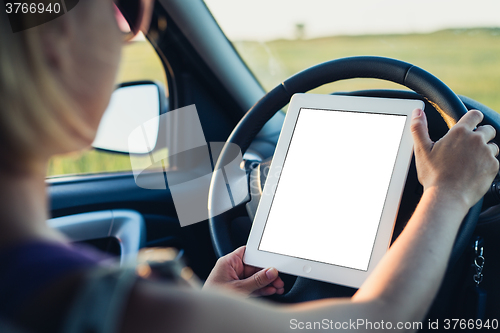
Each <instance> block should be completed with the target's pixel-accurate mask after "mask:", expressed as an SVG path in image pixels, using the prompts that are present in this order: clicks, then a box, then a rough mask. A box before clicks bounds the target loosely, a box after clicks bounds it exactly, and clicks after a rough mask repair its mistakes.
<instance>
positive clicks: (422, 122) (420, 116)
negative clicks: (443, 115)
mask: <svg viewBox="0 0 500 333" xmlns="http://www.w3.org/2000/svg"><path fill="white" fill-rule="evenodd" d="M411 133H412V135H413V141H414V143H415V151H425V152H429V151H430V150H431V148H432V144H433V142H432V140H431V138H430V137H429V130H428V128H427V117H426V116H425V113H424V111H422V110H421V109H415V110H413V113H412V118H411Z"/></svg>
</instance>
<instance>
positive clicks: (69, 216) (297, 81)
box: [46, 0, 500, 330]
mask: <svg viewBox="0 0 500 333" xmlns="http://www.w3.org/2000/svg"><path fill="white" fill-rule="evenodd" d="M277 19H279V18H277ZM142 42H143V43H148V44H149V45H150V46H151V47H152V50H154V52H155V53H156V55H157V57H158V59H159V64H160V65H161V67H162V71H163V72H164V76H165V79H164V82H160V83H158V80H153V79H152V78H141V77H140V76H139V77H133V76H131V79H126V80H124V81H123V82H118V83H119V85H118V86H117V90H116V92H118V91H119V90H120V89H124V88H127V87H129V88H130V87H141V86H144V85H148V84H149V85H154V86H155V87H157V89H158V93H155V95H153V96H154V97H153V98H157V99H158V101H159V102H158V103H157V104H155V105H156V106H155V107H156V110H158V111H156V112H157V114H158V115H160V114H166V113H168V112H169V111H172V110H176V109H179V108H182V107H186V106H189V105H192V104H194V105H195V106H196V110H197V112H198V116H199V119H200V123H201V127H202V129H203V134H204V136H205V140H206V142H225V143H226V145H224V148H222V150H221V152H220V154H219V155H218V156H219V157H218V159H217V158H215V157H214V163H213V164H214V166H213V168H214V169H213V170H216V169H218V168H220V166H222V165H224V163H225V159H227V158H229V157H228V155H230V154H229V150H230V149H229V146H230V144H236V145H238V146H239V147H240V148H241V151H242V153H243V159H244V163H243V164H242V168H244V170H245V172H246V176H247V177H248V181H249V183H252V184H258V187H259V190H260V191H250V190H249V189H247V192H249V194H248V196H247V199H246V200H245V202H243V203H242V204H239V205H237V206H236V207H234V208H233V209H231V210H228V211H227V212H224V213H223V214H220V215H216V216H211V217H209V218H207V219H206V220H204V221H201V222H199V223H195V224H191V225H188V226H181V224H180V222H179V217H178V213H177V212H176V208H175V204H174V199H173V195H172V190H171V189H169V187H168V183H170V179H176V182H177V185H176V186H179V185H178V184H181V185H182V183H183V181H185V182H186V186H185V188H183V191H185V193H186V195H189V193H196V192H202V193H203V194H204V195H205V196H206V198H207V205H208V206H209V209H211V207H212V209H213V207H215V206H216V205H217V200H218V196H217V193H218V192H219V191H221V189H219V188H217V185H216V184H218V182H217V181H216V178H217V177H221V175H220V173H215V172H214V174H213V176H212V186H211V187H210V188H206V187H203V186H202V185H203V184H201V183H200V186H199V187H197V186H196V185H194V184H193V183H192V182H191V183H189V184H188V181H187V180H191V179H194V178H196V177H197V176H196V175H199V174H200V170H199V168H200V165H199V161H197V160H196V159H194V160H187V159H184V160H183V159H179V160H175V159H174V158H171V159H170V160H168V162H167V163H168V166H165V165H164V169H161V170H160V171H158V170H156V171H154V170H153V171H151V172H144V173H143V174H141V175H142V177H143V178H142V181H144V182H147V183H151V184H153V183H157V182H158V179H160V180H159V182H160V183H161V184H163V185H159V186H158V187H157V188H156V189H152V188H154V186H153V187H151V186H150V187H149V188H147V186H142V187H141V186H139V185H138V183H137V175H135V174H134V172H133V171H132V170H131V169H129V170H122V171H113V172H89V173H87V174H76V173H73V174H65V175H64V174H61V175H57V176H54V175H50V176H49V177H48V178H47V180H46V182H47V191H48V193H49V196H50V211H51V217H52V218H51V219H50V220H49V221H48V223H49V225H50V226H51V227H53V228H56V229H58V230H60V231H61V232H62V233H64V234H65V235H67V236H68V237H69V238H70V239H71V240H72V241H74V242H78V243H80V242H82V243H86V244H89V245H91V246H94V247H96V248H98V249H100V250H102V251H105V252H107V253H109V254H111V255H112V256H116V257H117V258H118V260H119V262H120V265H126V264H129V263H134V262H135V260H136V257H137V254H138V252H139V251H140V250H141V249H143V248H150V247H172V248H175V249H177V250H178V251H179V254H180V257H182V260H183V262H185V263H186V265H188V266H189V267H190V268H191V269H192V270H193V271H194V273H195V274H196V275H197V276H198V277H199V278H200V279H201V280H205V279H206V278H207V276H208V274H209V273H210V271H211V269H212V268H213V267H214V265H215V262H216V261H217V259H218V258H219V257H221V256H223V255H225V254H227V253H229V252H231V251H233V250H234V249H236V248H237V247H239V246H242V245H245V244H246V241H247V238H248V235H249V232H250V229H251V226H252V220H253V217H254V216H255V212H256V209H257V206H258V203H259V199H260V195H261V194H262V192H261V189H262V188H263V186H264V184H265V180H266V176H267V172H268V171H269V166H270V163H271V161H272V156H273V153H274V149H275V147H276V144H277V141H278V138H279V135H280V130H281V127H282V124H283V121H284V118H285V115H286V112H285V111H284V110H286V106H287V104H288V102H289V100H290V98H291V96H292V95H293V94H294V93H299V92H303V93H306V92H308V91H311V90H313V89H315V88H318V87H320V86H323V85H325V84H328V83H332V82H336V81H341V80H350V79H357V78H371V79H379V80H384V81H389V82H394V83H397V84H399V85H400V87H401V88H400V89H385V88H373V89H361V90H354V91H338V90H332V91H330V93H332V94H345V95H352V96H370V97H388V98H402V99H419V100H422V101H424V102H425V112H426V115H427V117H428V122H429V132H430V135H431V138H432V139H433V140H435V141H436V140H439V138H441V137H442V136H443V135H444V134H445V133H446V132H447V131H448V129H449V126H451V125H452V124H454V122H456V121H458V119H459V118H460V117H461V116H462V115H463V114H465V112H467V110H468V109H469V110H470V109H478V110H480V111H482V112H483V113H484V115H485V120H484V123H487V124H491V125H492V126H493V127H494V128H495V129H496V130H497V131H500V115H499V114H498V113H497V112H496V111H495V110H493V109H492V108H490V107H488V106H486V105H484V104H482V103H480V102H478V101H476V100H474V99H472V98H470V97H467V96H464V95H457V94H456V93H455V92H454V91H453V90H451V89H450V88H449V87H448V86H447V85H446V84H445V83H443V81H441V80H440V79H439V78H438V77H435V76H434V75H432V74H431V73H429V72H427V71H426V68H420V67H417V66H414V65H412V64H410V63H408V62H405V61H402V60H398V59H392V58H388V57H380V56H373V55H372V54H367V53H363V52H362V51H360V52H359V53H358V55H357V56H349V57H345V58H341V59H338V58H331V59H330V60H329V61H326V62H323V63H321V64H319V63H318V64H316V65H314V66H312V67H310V68H302V70H301V71H299V72H298V73H293V75H289V78H288V79H285V80H283V81H282V82H279V81H276V82H275V83H274V88H272V89H267V88H264V87H263V85H262V83H261V82H260V81H259V80H258V78H257V76H256V75H255V73H254V71H252V70H251V69H250V67H249V65H248V63H247V62H246V61H244V59H243V57H242V55H241V54H240V53H239V52H238V50H237V47H236V46H235V45H236V44H235V43H233V42H232V41H231V40H230V39H229V38H228V37H227V36H226V35H225V33H224V31H223V29H221V27H220V26H219V23H218V21H217V20H216V18H215V17H214V13H212V11H211V8H210V7H209V6H208V5H207V3H205V2H204V1H202V0H157V1H156V2H155V6H154V12H153V18H152V21H151V27H150V30H149V32H148V33H147V34H146V36H145V39H144V40H143V41H142ZM133 43H134V42H132V44H133ZM403 60H405V59H403ZM456 70H457V71H460V68H457V69H456ZM161 75H163V74H160V76H161ZM119 79H120V78H119ZM497 79H498V78H497ZM125 81H127V82H125ZM382 87H385V86H382ZM155 89H156V88H155ZM155 91H156V90H155ZM116 92H115V93H116ZM140 108H141V106H139V110H137V112H140V111H141V110H140ZM159 126H166V128H167V129H168V130H167V131H166V132H167V136H169V138H166V139H165V138H161V137H158V142H159V141H162V140H165V141H167V146H168V148H169V149H173V148H172V147H174V146H175V145H176V144H177V143H178V141H179V139H176V138H175V137H174V135H177V134H178V135H189V131H190V129H189V128H184V129H180V128H177V129H176V130H174V128H176V124H163V123H161V122H160V124H159ZM100 130H101V129H100ZM176 133H177V134H176ZM179 133H180V134H179ZM495 141H496V142H497V144H498V143H500V141H498V139H495ZM96 147H97V148H96V149H97V150H98V151H99V152H103V153H105V154H108V155H110V156H115V155H116V156H118V157H119V158H126V159H127V160H128V159H129V152H126V151H124V150H126V149H119V148H116V149H114V148H112V147H111V148H110V147H103V145H99V144H96ZM144 153H146V154H144ZM147 153H148V151H143V152H139V153H136V152H130V155H131V156H132V155H134V156H137V157H138V158H141V157H144V155H147ZM215 162H217V163H215ZM366 167H367V168H369V167H370V161H368V160H367V161H366ZM311 168H312V166H311V165H308V161H307V157H304V161H303V167H302V169H303V170H304V172H303V174H299V175H297V182H301V181H305V180H306V179H307V172H308V171H309V170H311ZM164 171H166V172H167V173H168V174H169V177H172V178H169V182H168V183H167V182H164V179H166V178H164V176H163V173H164ZM158 174H160V178H158ZM162 180H163V182H162ZM497 181H500V179H498V177H497V179H496V180H495V182H494V183H493V184H492V188H491V190H490V191H489V192H488V193H487V194H486V195H485V197H484V198H483V200H482V201H481V202H479V203H478V204H477V205H476V206H474V207H473V208H472V209H471V211H470V212H469V214H468V216H467V217H466V219H465V220H464V222H463V224H462V227H461V229H460V231H459V235H458V237H457V240H456V243H455V246H454V248H453V252H452V257H451V259H450V262H449V266H448V270H447V273H446V276H445V278H444V281H443V283H442V285H441V287H440V291H439V293H438V295H437V297H436V299H435V301H434V303H433V306H432V308H431V309H430V310H429V312H428V314H427V318H426V319H425V322H427V320H435V319H443V318H467V319H469V318H471V319H482V320H486V319H490V320H491V319H494V318H499V317H500V287H498V286H497V285H496V281H497V280H498V277H499V276H500V242H498V237H499V236H500V187H499V186H500V183H497ZM219 183H220V182H219ZM366 184H367V186H366V188H364V189H360V190H359V197H358V198H357V200H358V202H359V207H360V209H362V207H363V202H364V201H365V200H370V180H369V179H366ZM250 192H251V193H250ZM422 192H423V189H422V186H421V185H420V184H419V182H418V179H417V173H416V168H415V163H414V161H412V163H411V166H410V170H409V173H408V177H407V181H406V186H405V189H404V193H403V197H402V200H401V204H400V208H399V213H398V217H397V221H396V224H395V229H394V234H393V241H394V240H395V239H396V238H397V236H398V235H399V234H400V233H401V231H402V230H403V229H404V227H405V224H406V222H407V221H408V219H409V218H410V216H411V214H412V213H413V211H414V209H415V207H416V205H417V203H418V200H419V198H420V196H421V195H422ZM299 195H300V194H299ZM282 279H283V280H284V282H285V293H284V295H274V296H270V297H266V298H267V299H268V300H269V301H271V302H277V303H299V302H304V301H308V300H314V299H321V298H327V297H350V296H352V295H353V294H354V293H355V291H356V290H355V289H353V288H349V287H345V286H340V285H332V284H329V283H325V282H320V281H314V280H310V279H306V278H302V277H295V276H291V275H286V274H282ZM424 327H425V326H424ZM424 330H425V329H424Z"/></svg>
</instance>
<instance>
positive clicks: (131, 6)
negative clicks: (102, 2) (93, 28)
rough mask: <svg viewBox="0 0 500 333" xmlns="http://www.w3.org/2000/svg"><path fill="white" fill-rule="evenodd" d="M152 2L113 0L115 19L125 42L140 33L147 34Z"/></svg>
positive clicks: (145, 0) (143, 0)
mask: <svg viewBox="0 0 500 333" xmlns="http://www.w3.org/2000/svg"><path fill="white" fill-rule="evenodd" d="M153 3H154V0H115V1H114V4H115V18H116V22H117V23H118V27H119V28H120V30H121V31H122V33H123V38H124V40H125V41H129V40H131V39H132V38H134V37H135V36H137V34H138V33H139V32H140V31H142V32H144V33H146V32H147V30H148V28H149V23H150V21H151V13H152V11H153Z"/></svg>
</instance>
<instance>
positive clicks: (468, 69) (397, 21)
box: [205, 0, 500, 110]
mask: <svg viewBox="0 0 500 333" xmlns="http://www.w3.org/2000/svg"><path fill="white" fill-rule="evenodd" d="M205 3H206V4H207V6H208V8H209V9H210V11H211V12H212V14H213V15H214V17H215V19H216V20H217V22H218V23H219V25H220V26H221V28H222V30H223V31H224V32H225V34H226V36H228V38H229V40H230V41H231V42H232V43H233V45H234V46H235V48H236V50H237V51H238V52H239V54H240V55H241V57H242V59H243V60H244V61H245V62H246V64H247V65H248V67H249V68H250V69H251V70H252V72H253V73H254V75H255V76H256V78H257V79H258V80H259V81H260V83H261V84H262V86H263V87H264V89H265V90H266V91H269V90H271V89H272V88H273V87H275V86H276V85H278V84H279V83H280V82H282V81H283V80H284V79H286V78H287V77H289V76H291V75H293V74H295V73H297V72H299V71H301V70H303V69H306V68H308V67H310V66H312V65H315V64H318V63H321V62H324V61H328V60H331V59H336V58H341V57H348V56H358V55H377V56H385V57H391V58H396V59H400V60H403V61H407V62H410V63H412V64H414V65H417V66H419V67H421V68H423V69H425V70H427V71H429V72H431V73H432V74H434V75H436V76H437V77H438V78H440V79H441V80H443V81H444V82H445V83H446V84H447V85H448V86H449V87H450V88H451V89H453V90H454V91H455V92H456V93H458V94H462V95H466V96H468V97H471V98H473V99H476V100H477V101H479V102H481V103H483V104H485V105H487V106H489V107H491V108H493V109H496V110H500V94H499V93H498V92H499V91H500V80H498V77H499V74H500V57H498V54H499V51H500V28H499V27H500V16H498V15H497V14H496V13H498V12H499V10H500V2H499V1H496V0H477V1H468V0H455V1H453V4H451V2H449V1H431V0H423V1H419V2H418V3H416V2H413V1H400V0H379V1H373V0H353V1H331V0H310V1H307V2H304V1H289V0H252V1H231V0H205ZM430 9H431V10H430ZM371 88H396V89H401V88H402V87H401V86H399V85H397V84H392V83H388V82H384V81H380V80H371V79H354V80H345V81H340V82H336V83H333V84H329V85H325V86H322V87H320V88H317V89H315V90H314V92H316V93H331V92H334V91H352V90H361V89H371Z"/></svg>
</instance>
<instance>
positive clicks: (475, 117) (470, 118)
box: [455, 110, 484, 131]
mask: <svg viewBox="0 0 500 333" xmlns="http://www.w3.org/2000/svg"><path fill="white" fill-rule="evenodd" d="M483 118H484V115H483V113H482V112H481V111H478V110H470V111H469V112H467V113H466V114H465V115H463V117H462V118H460V120H459V121H458V122H457V125H461V126H464V127H465V128H467V129H468V130H470V131H472V130H473V129H474V128H476V127H477V125H479V123H480V122H482V121H483ZM455 126H456V125H455Z"/></svg>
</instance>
